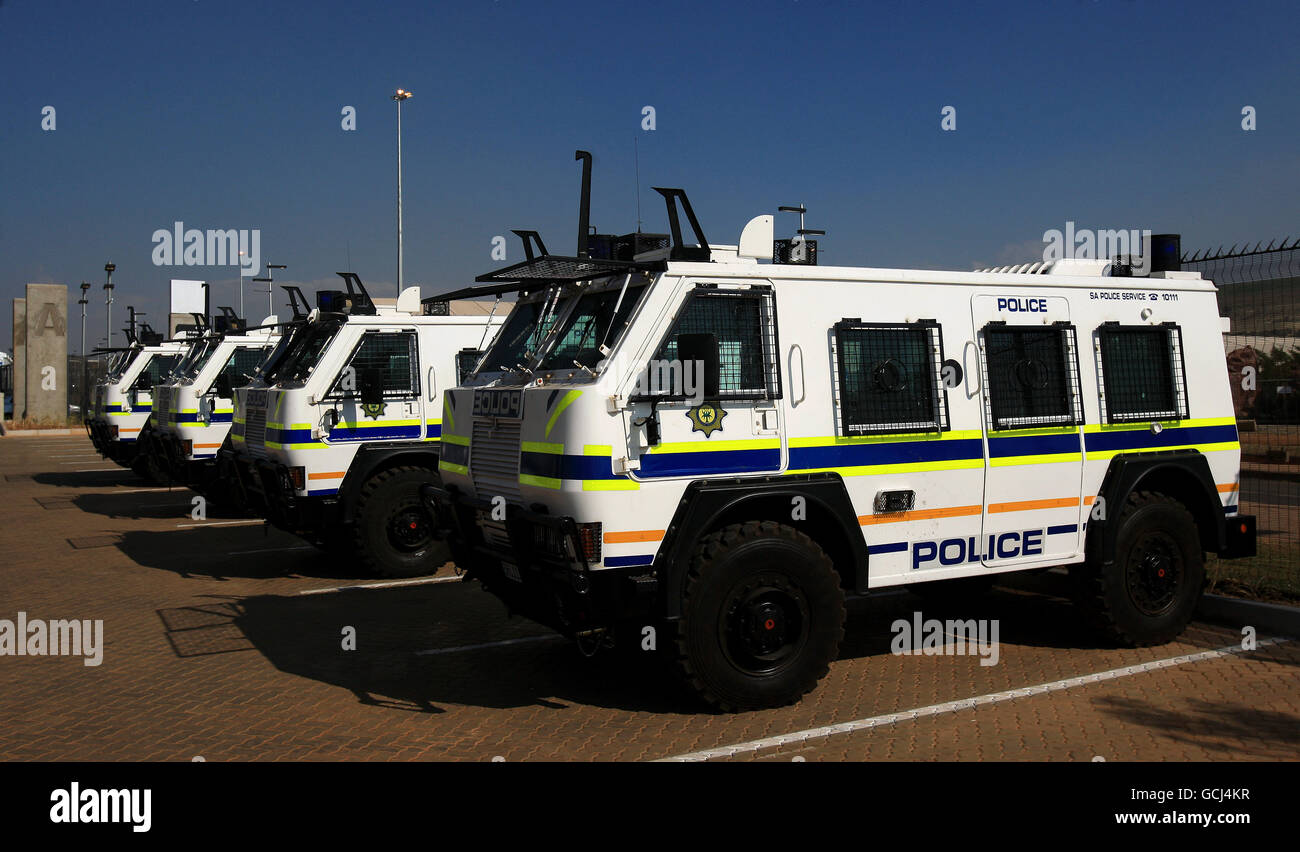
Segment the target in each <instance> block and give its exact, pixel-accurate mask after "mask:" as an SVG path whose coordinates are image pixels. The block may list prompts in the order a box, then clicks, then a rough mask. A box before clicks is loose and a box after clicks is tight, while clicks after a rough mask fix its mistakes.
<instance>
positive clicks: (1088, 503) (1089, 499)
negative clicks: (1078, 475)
mask: <svg viewBox="0 0 1300 852" xmlns="http://www.w3.org/2000/svg"><path fill="white" fill-rule="evenodd" d="M1095 502H1097V498H1096V497H1084V498H1083V505H1085V506H1091V505H1092V504H1093V503H1095Z"/></svg>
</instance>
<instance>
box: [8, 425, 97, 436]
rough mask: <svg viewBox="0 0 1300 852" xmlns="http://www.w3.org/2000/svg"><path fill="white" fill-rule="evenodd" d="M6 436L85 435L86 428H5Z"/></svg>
mask: <svg viewBox="0 0 1300 852" xmlns="http://www.w3.org/2000/svg"><path fill="white" fill-rule="evenodd" d="M0 434H3V435H4V437H6V438H58V437H62V438H66V437H68V436H76V435H85V434H86V430H85V429H10V428H8V427H6V428H5V430H4V432H3V433H0Z"/></svg>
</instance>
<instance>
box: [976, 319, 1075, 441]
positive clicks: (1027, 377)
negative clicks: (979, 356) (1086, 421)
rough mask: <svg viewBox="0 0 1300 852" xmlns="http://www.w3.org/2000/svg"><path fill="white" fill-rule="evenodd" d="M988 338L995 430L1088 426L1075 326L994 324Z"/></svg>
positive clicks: (987, 329) (989, 391)
mask: <svg viewBox="0 0 1300 852" xmlns="http://www.w3.org/2000/svg"><path fill="white" fill-rule="evenodd" d="M982 335H983V338H984V341H983V342H984V367H985V387H986V388H987V392H986V393H985V404H986V405H987V406H988V411H987V413H988V417H989V423H991V424H992V428H993V429H1024V428H1032V427H1035V426H1075V425H1078V424H1080V423H1082V422H1083V404H1082V399H1081V397H1080V393H1079V360H1078V351H1077V350H1078V347H1077V344H1076V342H1075V332H1074V326H1072V325H1070V324H1068V323H1055V324H1053V325H1050V326H1009V325H1006V324H1004V323H989V324H988V325H986V326H984V330H983V332H982Z"/></svg>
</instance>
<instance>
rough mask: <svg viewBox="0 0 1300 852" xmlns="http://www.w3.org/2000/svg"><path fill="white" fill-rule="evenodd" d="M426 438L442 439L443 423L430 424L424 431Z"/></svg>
mask: <svg viewBox="0 0 1300 852" xmlns="http://www.w3.org/2000/svg"><path fill="white" fill-rule="evenodd" d="M424 437H426V438H441V437H442V424H441V423H430V424H428V425H427V426H426V427H425V429H424Z"/></svg>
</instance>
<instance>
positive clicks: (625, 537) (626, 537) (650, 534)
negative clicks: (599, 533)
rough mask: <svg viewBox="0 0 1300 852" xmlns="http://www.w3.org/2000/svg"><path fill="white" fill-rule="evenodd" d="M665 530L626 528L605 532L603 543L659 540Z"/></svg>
mask: <svg viewBox="0 0 1300 852" xmlns="http://www.w3.org/2000/svg"><path fill="white" fill-rule="evenodd" d="M664 532H665V530H628V531H627V532H607V533H605V544H632V543H634V542H639V541H660V540H662V539H663V537H664Z"/></svg>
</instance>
